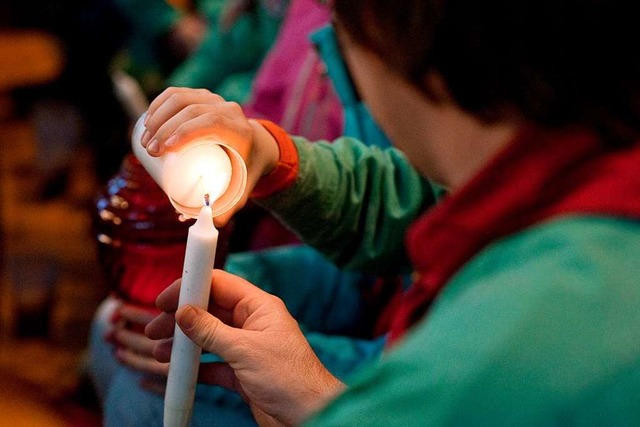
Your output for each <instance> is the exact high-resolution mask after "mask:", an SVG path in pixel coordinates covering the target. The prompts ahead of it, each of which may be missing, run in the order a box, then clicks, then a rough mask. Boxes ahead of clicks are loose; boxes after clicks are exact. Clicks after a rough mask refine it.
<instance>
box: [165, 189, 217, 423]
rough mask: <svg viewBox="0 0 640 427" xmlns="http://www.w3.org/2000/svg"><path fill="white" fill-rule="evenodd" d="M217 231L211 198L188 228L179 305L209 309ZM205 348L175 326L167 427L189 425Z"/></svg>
mask: <svg viewBox="0 0 640 427" xmlns="http://www.w3.org/2000/svg"><path fill="white" fill-rule="evenodd" d="M217 244H218V230H216V228H215V227H214V225H213V220H212V217H211V206H210V203H209V195H208V194H206V195H205V204H204V206H203V207H202V209H201V210H200V215H198V218H197V220H196V222H195V223H194V224H193V225H192V226H191V227H190V228H189V234H188V237H187V248H186V252H185V259H184V269H183V273H182V285H181V288H180V297H179V303H178V306H179V307H181V306H183V305H185V304H190V305H195V306H198V307H201V308H204V309H206V308H207V305H208V301H209V291H210V289H211V277H212V275H213V263H214V259H215V256H216V247H217ZM201 352H202V349H201V348H200V347H198V346H197V345H196V344H194V343H193V341H191V340H190V339H189V338H187V336H186V335H185V334H184V333H183V332H182V330H181V329H180V328H179V327H178V326H177V325H176V327H175V334H174V338H173V348H172V350H171V360H170V362H169V377H168V378H167V389H166V392H165V398H164V426H165V427H174V426H175V427H185V426H187V425H188V424H189V420H190V418H191V413H192V410H193V401H194V398H195V388H196V381H197V378H198V367H199V365H200V354H201Z"/></svg>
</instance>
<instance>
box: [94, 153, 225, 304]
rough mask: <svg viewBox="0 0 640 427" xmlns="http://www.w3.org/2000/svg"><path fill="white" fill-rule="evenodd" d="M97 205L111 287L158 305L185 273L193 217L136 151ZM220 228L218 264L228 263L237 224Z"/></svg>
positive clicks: (96, 221)
mask: <svg viewBox="0 0 640 427" xmlns="http://www.w3.org/2000/svg"><path fill="white" fill-rule="evenodd" d="M94 206H95V213H94V216H93V228H94V231H95V236H96V239H97V244H98V260H99V263H100V265H101V267H102V268H103V270H104V272H105V275H106V279H107V284H108V286H109V288H110V289H111V291H113V292H114V293H115V295H117V296H118V297H119V298H121V299H123V300H125V301H128V302H130V303H133V304H136V305H142V306H149V307H154V306H155V299H156V297H157V295H158V294H159V293H160V292H161V291H162V290H163V289H164V288H166V287H167V286H168V285H169V284H171V283H172V282H173V281H174V280H176V279H178V278H179V277H180V276H181V275H182V264H183V261H184V252H185V248H186V241H187V231H188V228H189V227H190V226H191V225H192V223H193V221H186V222H181V221H180V220H179V219H178V213H177V212H176V210H175V209H174V207H173V206H172V205H171V203H170V202H169V199H168V198H167V196H166V194H165V193H164V192H163V191H162V189H160V187H159V186H158V185H157V184H156V183H155V181H154V180H153V179H152V178H151V176H150V175H149V174H148V173H147V172H146V171H145V169H144V168H143V166H142V165H141V164H140V162H139V161H138V160H137V159H136V157H135V156H134V155H133V154H129V155H127V156H126V157H125V158H124V160H123V162H122V166H121V168H120V171H119V172H118V173H117V174H116V175H115V176H114V177H113V178H112V179H111V180H109V182H108V183H107V185H106V187H105V188H104V189H103V190H102V191H100V192H99V194H98V196H97V198H96V201H95V205H94ZM219 231H220V236H219V239H218V248H217V253H216V261H215V267H216V268H221V266H222V265H223V264H224V260H225V258H226V255H227V250H228V248H227V246H228V241H229V234H230V231H231V225H227V226H225V227H223V228H222V229H220V230H219ZM212 267H213V266H212Z"/></svg>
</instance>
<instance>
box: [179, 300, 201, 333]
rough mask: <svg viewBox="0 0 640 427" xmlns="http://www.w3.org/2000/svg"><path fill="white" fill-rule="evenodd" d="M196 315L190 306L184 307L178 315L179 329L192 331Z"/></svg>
mask: <svg viewBox="0 0 640 427" xmlns="http://www.w3.org/2000/svg"><path fill="white" fill-rule="evenodd" d="M197 316H198V313H197V312H196V310H195V309H194V308H193V307H191V306H189V305H188V306H186V307H185V308H183V309H182V312H181V313H180V327H181V328H182V329H192V328H193V327H194V326H195V324H196V318H197Z"/></svg>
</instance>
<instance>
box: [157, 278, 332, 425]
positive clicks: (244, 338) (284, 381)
mask: <svg viewBox="0 0 640 427" xmlns="http://www.w3.org/2000/svg"><path fill="white" fill-rule="evenodd" d="M179 286H180V281H179V280H178V281H176V282H175V283H173V284H172V285H171V286H169V287H168V288H167V289H166V290H165V291H164V292H162V293H161V294H160V295H159V296H158V299H157V306H158V308H160V309H161V310H163V313H161V314H160V315H159V316H158V317H157V318H156V319H154V320H153V321H152V322H151V323H149V325H148V326H147V328H146V330H145V333H146V334H147V336H148V337H149V338H152V339H162V340H163V341H161V342H160V343H159V344H158V345H157V346H156V348H155V350H154V354H155V356H156V358H157V359H158V360H159V361H162V362H166V361H168V360H169V358H170V355H171V340H170V339H167V338H169V337H171V336H172V334H173V328H174V320H175V321H177V322H178V325H179V326H180V328H181V329H182V330H183V331H184V333H185V334H186V335H187V336H188V337H189V338H191V339H192V340H193V341H194V342H195V343H196V344H198V345H200V346H201V347H202V348H203V349H204V350H207V351H210V352H212V353H215V354H218V355H219V356H221V357H222V358H223V359H224V360H225V363H211V364H203V365H201V366H200V373H199V381H201V382H205V383H208V384H217V385H220V386H223V387H225V388H228V389H231V390H235V391H237V392H238V393H240V394H241V395H242V396H243V398H244V399H245V400H246V401H247V402H248V403H249V405H250V407H251V409H252V412H253V414H254V416H255V418H256V420H257V421H258V423H259V424H260V425H274V424H285V425H298V424H300V423H301V422H302V421H304V420H305V419H306V418H308V417H309V416H310V415H311V414H313V413H314V412H316V411H317V410H319V409H320V408H322V407H323V406H325V405H326V404H327V403H328V402H329V401H330V400H331V399H332V398H334V397H335V396H336V395H337V394H338V393H340V392H341V391H342V390H343V389H344V385H343V384H342V383H341V382H340V381H339V380H338V379H337V378H335V377H334V376H333V375H331V373H329V371H327V370H326V368H325V367H324V366H323V365H322V363H321V362H320V361H319V360H318V358H317V356H316V355H315V353H314V352H313V350H312V349H311V347H310V346H309V343H308V342H307V340H306V339H305V337H304V335H303V334H302V332H301V331H300V328H299V327H298V324H297V322H296V321H295V319H293V317H291V315H290V314H289V312H288V311H287V309H286V307H285V305H284V303H283V302H282V300H280V299H279V298H277V297H275V296H273V295H270V294H268V293H266V292H264V291H262V290H261V289H259V288H257V287H255V286H254V285H252V284H251V283H249V282H247V281H246V280H244V279H242V278H240V277H238V276H234V275H232V274H230V273H226V272H224V271H222V270H214V275H213V280H212V287H211V298H210V301H209V311H210V312H211V314H209V313H208V312H207V311H205V310H202V309H200V308H197V307H193V306H183V307H180V309H179V310H177V308H178V295H179ZM176 310H177V311H176Z"/></svg>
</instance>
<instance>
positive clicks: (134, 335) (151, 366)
mask: <svg viewBox="0 0 640 427" xmlns="http://www.w3.org/2000/svg"><path fill="white" fill-rule="evenodd" d="M157 314H158V311H157V310H154V311H152V310H149V309H145V308H140V307H135V306H132V305H128V304H123V305H122V306H121V307H120V308H119V309H118V312H117V319H116V320H115V321H114V324H113V330H112V331H111V333H110V340H111V341H112V342H113V343H114V346H115V354H116V358H117V359H118V361H119V362H120V363H122V364H124V365H126V366H128V367H129V368H131V369H134V370H137V371H140V372H142V373H144V374H146V375H145V376H144V379H143V382H142V386H143V387H145V388H146V389H148V390H151V391H154V392H158V393H161V394H162V393H164V388H165V385H166V377H167V373H168V372H169V364H168V363H162V362H158V361H157V360H156V359H155V357H154V356H153V348H154V347H155V344H156V342H154V341H153V340H151V339H149V338H147V336H146V335H144V328H145V327H146V326H147V324H148V323H149V322H150V321H151V320H153V319H154V318H155V317H156V316H157Z"/></svg>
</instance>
